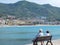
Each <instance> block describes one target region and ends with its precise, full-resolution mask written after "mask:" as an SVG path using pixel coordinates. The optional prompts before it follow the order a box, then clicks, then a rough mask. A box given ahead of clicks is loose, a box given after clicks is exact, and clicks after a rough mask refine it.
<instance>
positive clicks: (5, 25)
mask: <svg viewBox="0 0 60 45" xmlns="http://www.w3.org/2000/svg"><path fill="white" fill-rule="evenodd" d="M32 26H60V25H0V27H32Z"/></svg>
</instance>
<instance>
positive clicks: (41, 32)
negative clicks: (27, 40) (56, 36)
mask: <svg viewBox="0 0 60 45" xmlns="http://www.w3.org/2000/svg"><path fill="white" fill-rule="evenodd" d="M41 36H44V34H43V30H42V29H40V30H39V32H38V34H37V36H36V37H41ZM43 43H44V41H41V45H43Z"/></svg>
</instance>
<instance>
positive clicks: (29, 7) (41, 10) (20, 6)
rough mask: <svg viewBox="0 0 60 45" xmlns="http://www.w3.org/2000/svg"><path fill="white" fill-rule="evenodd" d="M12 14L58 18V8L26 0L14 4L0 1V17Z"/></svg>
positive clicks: (59, 12) (59, 18)
mask: <svg viewBox="0 0 60 45" xmlns="http://www.w3.org/2000/svg"><path fill="white" fill-rule="evenodd" d="M7 15H13V16H16V17H17V18H20V19H28V18H30V19H32V18H40V17H41V16H44V17H47V18H48V19H53V18H54V19H56V20H60V8H58V7H53V6H51V5H49V4H45V5H39V4H35V3H32V2H28V1H19V2H16V3H14V4H2V3H0V17H1V16H7Z"/></svg>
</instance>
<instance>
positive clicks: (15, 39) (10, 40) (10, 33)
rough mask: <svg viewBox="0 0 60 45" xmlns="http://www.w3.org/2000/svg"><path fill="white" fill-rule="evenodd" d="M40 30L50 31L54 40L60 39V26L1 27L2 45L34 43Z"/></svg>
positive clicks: (0, 40)
mask: <svg viewBox="0 0 60 45" xmlns="http://www.w3.org/2000/svg"><path fill="white" fill-rule="evenodd" d="M39 29H43V32H44V34H45V33H46V31H47V30H49V31H50V33H51V35H52V36H53V39H60V26H13V27H0V45H26V44H28V43H32V39H33V38H35V36H36V34H37V33H38V31H39Z"/></svg>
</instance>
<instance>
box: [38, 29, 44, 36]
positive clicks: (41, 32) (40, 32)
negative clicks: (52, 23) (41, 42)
mask: <svg viewBox="0 0 60 45" xmlns="http://www.w3.org/2000/svg"><path fill="white" fill-rule="evenodd" d="M41 36H44V34H43V30H42V29H40V30H39V33H38V34H37V37H41Z"/></svg>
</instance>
